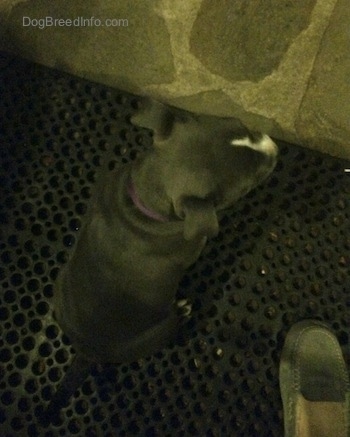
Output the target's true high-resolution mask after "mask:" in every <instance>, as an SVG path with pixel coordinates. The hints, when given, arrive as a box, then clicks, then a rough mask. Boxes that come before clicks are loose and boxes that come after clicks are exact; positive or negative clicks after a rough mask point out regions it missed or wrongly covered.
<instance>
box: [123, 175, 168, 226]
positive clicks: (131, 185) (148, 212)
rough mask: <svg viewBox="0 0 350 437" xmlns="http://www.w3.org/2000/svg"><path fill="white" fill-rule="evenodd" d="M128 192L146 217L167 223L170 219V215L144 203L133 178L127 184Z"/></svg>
mask: <svg viewBox="0 0 350 437" xmlns="http://www.w3.org/2000/svg"><path fill="white" fill-rule="evenodd" d="M127 193H128V194H129V196H130V199H131V200H132V202H133V204H134V206H135V207H136V208H137V209H138V210H139V211H140V212H141V213H142V214H143V215H145V216H146V217H148V218H150V219H152V220H155V221H158V222H161V223H166V222H169V221H170V220H169V218H168V217H166V216H164V215H162V214H159V213H158V212H157V211H154V210H152V209H150V208H148V207H147V206H146V205H144V204H143V202H142V201H141V199H140V197H139V195H138V194H137V191H136V189H135V185H134V183H133V181H132V180H131V179H130V180H129V182H128V184H127Z"/></svg>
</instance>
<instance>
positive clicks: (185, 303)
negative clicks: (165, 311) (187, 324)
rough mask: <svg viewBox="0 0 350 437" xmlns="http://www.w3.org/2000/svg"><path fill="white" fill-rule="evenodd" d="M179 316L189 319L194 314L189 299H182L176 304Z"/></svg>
mask: <svg viewBox="0 0 350 437" xmlns="http://www.w3.org/2000/svg"><path fill="white" fill-rule="evenodd" d="M175 304H176V312H177V314H178V316H180V317H181V318H184V319H189V318H190V317H191V313H192V304H191V302H190V301H189V300H188V299H180V300H177V301H176V302H175Z"/></svg>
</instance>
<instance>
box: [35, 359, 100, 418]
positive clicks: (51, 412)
mask: <svg viewBox="0 0 350 437" xmlns="http://www.w3.org/2000/svg"><path fill="white" fill-rule="evenodd" d="M93 364H94V363H93V362H92V361H90V360H87V359H86V358H85V357H84V356H82V355H80V354H77V355H76V356H75V357H74V358H73V361H72V364H71V366H70V367H69V369H68V371H67V373H66V374H65V375H64V377H63V380H62V382H61V384H60V385H59V387H58V390H57V392H56V393H55V394H54V396H53V398H52V399H51V401H50V403H49V405H48V407H47V409H46V410H45V412H44V414H43V416H42V421H43V423H44V424H49V423H51V422H52V421H53V420H54V419H55V418H57V417H58V415H59V413H60V410H61V409H62V408H63V407H65V406H66V405H67V404H68V401H69V399H70V398H71V396H73V394H74V393H75V392H76V390H78V388H79V387H80V386H81V385H82V384H83V382H84V381H85V379H86V378H87V377H88V376H89V373H90V372H91V370H92V367H93Z"/></svg>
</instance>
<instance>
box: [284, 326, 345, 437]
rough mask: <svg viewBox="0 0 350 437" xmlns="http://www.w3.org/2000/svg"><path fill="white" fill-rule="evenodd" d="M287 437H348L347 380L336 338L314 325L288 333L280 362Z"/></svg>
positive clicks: (325, 327)
mask: <svg viewBox="0 0 350 437" xmlns="http://www.w3.org/2000/svg"><path fill="white" fill-rule="evenodd" d="M279 378H280V389H281V395H282V401H283V410H284V429H285V437H349V436H350V428H349V421H350V420H349V411H350V387H349V375H348V372H347V368H346V364H345V361H344V359H343V355H342V350H341V348H340V345H339V343H338V340H337V338H336V337H335V335H333V334H332V333H331V332H330V330H329V328H328V327H327V325H325V324H323V323H321V322H318V321H313V320H305V321H303V322H299V323H297V324H295V325H294V326H293V327H292V328H291V330H290V331H289V333H288V334H287V337H286V340H285V344H284V347H283V350H282V357H281V362H280V375H279Z"/></svg>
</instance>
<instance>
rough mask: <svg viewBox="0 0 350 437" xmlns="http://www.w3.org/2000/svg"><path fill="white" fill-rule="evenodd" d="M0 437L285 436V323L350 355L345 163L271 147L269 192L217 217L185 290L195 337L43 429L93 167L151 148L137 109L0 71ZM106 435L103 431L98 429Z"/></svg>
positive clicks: (93, 388) (68, 80)
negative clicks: (59, 283) (133, 119)
mask: <svg viewBox="0 0 350 437" xmlns="http://www.w3.org/2000/svg"><path fill="white" fill-rule="evenodd" d="M0 83H1V88H2V90H1V96H2V99H1V102H0V114H1V119H2V120H3V121H2V124H1V126H0V137H1V149H0V158H1V174H0V186H1V205H0V223H1V227H0V259H1V264H0V281H1V285H2V290H1V296H0V321H1V339H0V345H1V348H0V374H1V382H0V388H1V390H0V392H1V396H0V430H1V435H8V436H12V435H29V436H31V435H32V436H36V435H44V436H52V435H87V436H95V435H96V436H99V435H104V436H113V435H118V436H130V435H145V436H158V435H159V436H162V437H163V436H171V437H172V436H177V435H178V436H183V435H205V436H222V435H237V436H238V435H240V436H253V435H256V436H264V435H266V436H274V435H275V436H280V435H282V405H281V400H280V393H279V382H278V365H279V357H280V353H281V348H282V346H283V341H284V338H285V335H286V332H287V331H288V329H289V327H290V326H292V325H293V324H294V323H295V322H296V321H298V320H301V319H304V318H316V319H319V320H324V321H325V322H327V323H328V324H329V325H330V326H331V328H332V329H333V330H334V332H335V333H336V334H337V336H338V338H339V341H340V343H341V345H342V347H343V350H344V353H345V356H346V357H347V359H349V324H350V316H349V306H350V290H349V289H348V287H347V281H346V279H347V278H348V276H349V269H350V236H349V225H348V223H349V214H350V205H349V194H350V176H349V175H347V174H346V173H344V168H347V167H349V164H348V163H346V162H343V161H341V160H339V159H335V158H331V157H328V156H324V155H321V154H318V153H316V152H313V151H309V150H306V149H303V148H300V147H296V146H291V145H287V144H282V143H281V144H280V157H279V163H278V165H277V167H276V169H275V171H274V173H273V174H272V175H271V177H270V178H269V180H268V181H266V183H265V184H264V185H262V186H261V187H259V188H257V189H256V190H254V191H253V192H252V193H250V194H249V195H248V196H246V197H245V198H244V199H241V200H240V201H239V202H238V203H237V204H236V205H235V207H234V208H232V209H231V210H229V211H227V212H226V213H225V214H224V215H222V216H221V220H220V225H221V227H220V233H219V235H218V236H217V237H216V238H215V239H213V240H212V241H210V242H209V244H208V245H207V247H206V248H205V250H204V252H203V254H202V256H201V258H200V259H199V260H198V262H197V263H196V264H195V265H194V266H193V267H191V268H190V269H189V270H188V272H187V274H186V275H185V276H184V278H183V279H182V281H181V284H180V288H179V297H184V296H187V295H189V296H190V297H191V300H192V301H193V319H192V321H191V323H190V325H189V327H188V333H187V334H188V335H187V337H188V338H184V339H183V341H182V342H180V344H176V345H173V346H172V347H169V348H167V349H164V350H163V351H161V352H159V353H158V354H156V355H154V356H153V357H152V358H148V359H143V360H139V361H137V362H135V363H132V364H131V365H128V366H127V365H121V366H112V365H110V366H102V367H101V368H96V369H95V370H94V371H93V372H92V374H91V375H90V376H89V378H88V379H87V380H86V381H85V382H84V384H83V385H82V386H81V388H80V389H79V390H78V391H77V392H76V394H75V396H74V398H72V399H71V401H70V403H69V405H68V406H67V408H65V409H63V410H62V412H61V415H60V417H59V418H57V420H56V421H55V422H54V423H53V424H52V425H51V426H50V427H48V428H45V427H44V428H41V427H40V425H39V420H38V417H39V415H40V413H41V411H42V410H43V409H44V407H45V405H47V402H48V400H49V399H50V397H51V396H52V394H53V392H54V391H55V389H56V388H57V386H58V384H59V381H60V380H61V378H62V377H63V375H64V373H65V372H66V370H67V368H68V367H69V364H70V361H71V358H72V348H71V345H70V343H69V340H68V339H67V337H66V336H65V335H64V334H63V333H62V332H61V330H60V328H59V327H58V326H57V324H56V323H55V321H54V319H53V318H52V310H51V307H50V299H51V297H52V282H53V281H54V280H55V278H56V277H57V274H58V271H59V269H60V267H61V266H62V265H63V264H65V263H66V262H67V260H68V258H69V256H70V253H71V250H72V248H73V247H74V245H75V242H76V240H77V236H78V234H79V231H80V229H81V226H82V224H83V223H84V215H85V213H86V210H87V208H88V202H89V198H90V196H91V189H92V186H93V184H94V182H95V175H96V171H97V169H98V167H100V165H101V160H102V158H105V157H107V158H108V162H109V169H112V168H114V167H115V166H116V165H121V164H123V163H125V162H128V161H130V160H133V159H135V157H136V155H137V154H138V153H139V152H141V151H142V150H144V149H145V148H148V147H150V145H151V144H152V134H151V132H150V131H148V130H146V129H140V128H136V127H134V126H132V125H131V124H130V122H129V118H130V115H131V114H132V113H133V112H134V111H135V109H136V108H137V98H135V97H134V96H131V95H129V94H126V93H124V92H120V91H116V90H111V89H108V88H106V87H104V86H102V85H98V84H92V83H88V82H86V81H84V80H81V79H77V78H74V77H71V76H69V75H65V74H62V73H58V72H55V71H51V70H48V69H46V68H43V67H39V66H36V65H33V64H30V63H26V62H25V61H20V60H13V61H12V62H11V63H10V64H9V65H8V66H6V67H4V68H3V69H2V70H1V71H0ZM101 433H102V434H101Z"/></svg>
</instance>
